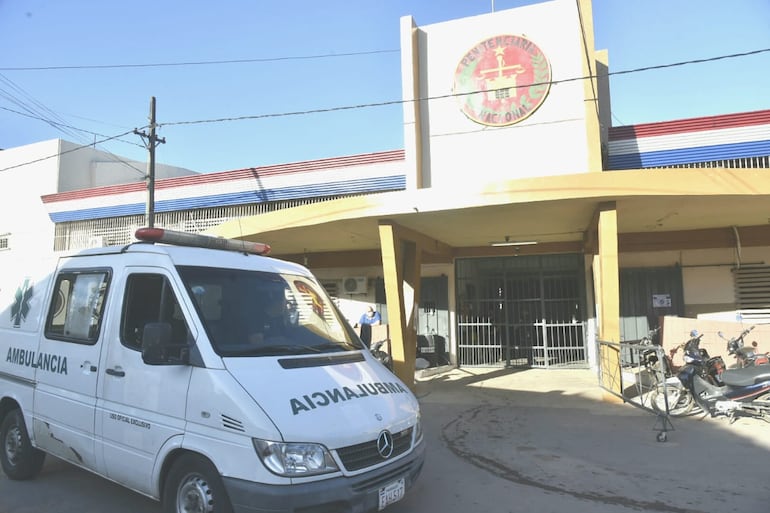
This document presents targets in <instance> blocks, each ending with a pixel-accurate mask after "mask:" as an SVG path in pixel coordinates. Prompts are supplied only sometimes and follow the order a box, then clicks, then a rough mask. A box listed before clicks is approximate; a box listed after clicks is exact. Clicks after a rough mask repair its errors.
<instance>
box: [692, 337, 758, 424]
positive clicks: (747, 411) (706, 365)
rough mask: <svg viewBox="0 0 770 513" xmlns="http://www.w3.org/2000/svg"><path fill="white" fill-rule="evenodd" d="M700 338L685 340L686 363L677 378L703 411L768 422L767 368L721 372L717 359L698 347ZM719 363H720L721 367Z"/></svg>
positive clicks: (719, 359) (716, 414) (747, 368)
mask: <svg viewBox="0 0 770 513" xmlns="http://www.w3.org/2000/svg"><path fill="white" fill-rule="evenodd" d="M700 339H701V337H700V336H698V337H694V338H691V339H690V340H688V341H687V343H686V344H685V347H684V361H685V364H684V365H683V366H682V367H681V368H680V369H679V372H678V374H677V377H678V378H679V381H681V383H682V385H684V387H685V388H686V389H687V390H688V391H689V392H690V395H691V396H692V397H693V399H694V400H695V402H696V403H697V404H698V406H700V408H701V409H702V410H703V411H704V412H705V413H708V414H709V415H711V416H712V417H716V416H718V415H725V416H727V417H728V418H729V419H730V421H731V422H732V421H734V420H735V417H736V416H739V415H748V416H752V417H757V418H761V419H762V420H764V421H766V422H770V365H757V366H753V367H744V368H741V369H724V362H721V359H722V358H721V357H720V356H715V357H709V354H708V352H707V351H706V350H705V349H701V348H700ZM720 362H721V364H720Z"/></svg>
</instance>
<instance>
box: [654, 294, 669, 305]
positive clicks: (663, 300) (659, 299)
mask: <svg viewBox="0 0 770 513" xmlns="http://www.w3.org/2000/svg"><path fill="white" fill-rule="evenodd" d="M652 307H653V308H671V294H653V295H652Z"/></svg>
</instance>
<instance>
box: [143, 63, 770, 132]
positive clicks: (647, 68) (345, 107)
mask: <svg viewBox="0 0 770 513" xmlns="http://www.w3.org/2000/svg"><path fill="white" fill-rule="evenodd" d="M766 52H770V48H762V49H760V50H752V51H749V52H742V53H733V54H729V55H720V56H717V57H708V58H704V59H692V60H687V61H680V62H673V63H669V64H658V65H654V66H645V67H641V68H634V69H628V70H621V71H613V72H609V73H606V74H602V75H594V74H592V75H588V76H581V77H573V78H565V79H561V80H551V81H548V82H536V83H531V84H521V85H516V86H515V88H516V89H521V88H528V87H533V86H539V85H555V84H564V83H568V82H576V81H578V80H587V79H591V80H593V79H597V78H605V77H610V76H615V75H627V74H629V73H641V72H643V71H651V70H656V69H665V68H674V67H678V66H686V65H689V64H701V63H705V62H713V61H719V60H724V59H734V58H738V57H746V56H749V55H757V54H760V53H766ZM512 88H513V87H505V88H502V89H512ZM502 89H501V90H502ZM484 92H489V91H481V90H479V91H469V92H466V93H448V94H443V95H437V96H429V97H425V98H418V99H416V100H389V101H384V102H374V103H361V104H357V105H343V106H337V107H327V108H324V109H308V110H301V111H292V112H278V113H270V114H255V115H251V116H236V117H227V118H214V119H201V120H196V121H175V122H168V123H159V124H158V126H179V125H199V124H205V123H221V122H226V121H244V120H251V119H265V118H279V117H289V116H302V115H307V114H320V113H325V112H338V111H344V110H354V109H363V108H370V107H384V106H388V105H403V104H405V103H410V102H420V101H432V100H441V99H445V98H456V97H462V96H468V95H472V94H478V93H484Z"/></svg>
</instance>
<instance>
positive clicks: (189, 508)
mask: <svg viewBox="0 0 770 513" xmlns="http://www.w3.org/2000/svg"><path fill="white" fill-rule="evenodd" d="M163 511H164V512H165V513H232V507H231V506H230V499H229V498H228V497H227V492H226V491H225V487H224V485H223V484H222V478H221V477H220V475H219V472H217V469H216V467H214V465H213V464H212V463H211V462H210V461H209V460H207V459H206V458H203V457H202V456H199V455H197V454H183V455H182V456H180V457H179V458H178V459H177V460H176V461H175V462H174V464H173V465H172V466H171V470H170V471H169V473H168V477H167V478H166V483H165V486H164V489H163Z"/></svg>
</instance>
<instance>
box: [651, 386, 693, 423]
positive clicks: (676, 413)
mask: <svg viewBox="0 0 770 513" xmlns="http://www.w3.org/2000/svg"><path fill="white" fill-rule="evenodd" d="M666 395H668V415H670V416H672V417H682V416H684V415H687V414H688V413H690V412H691V411H692V408H693V406H694V405H695V401H694V400H693V398H692V396H691V395H690V392H689V391H688V390H687V389H686V388H684V387H681V386H676V385H665V384H660V385H658V386H657V387H655V388H654V389H653V390H652V392H651V393H650V403H651V404H652V408H653V409H654V410H655V411H657V412H658V413H662V414H664V415H665V414H666Z"/></svg>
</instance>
